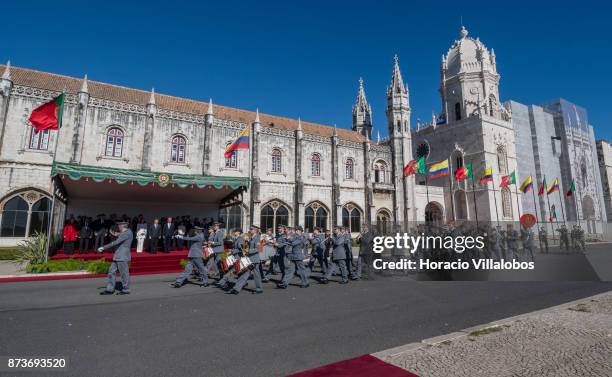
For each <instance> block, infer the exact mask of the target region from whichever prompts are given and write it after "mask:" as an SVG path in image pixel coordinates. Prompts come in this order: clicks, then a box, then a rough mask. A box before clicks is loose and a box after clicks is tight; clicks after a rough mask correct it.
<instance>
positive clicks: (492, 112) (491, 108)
mask: <svg viewBox="0 0 612 377" xmlns="http://www.w3.org/2000/svg"><path fill="white" fill-rule="evenodd" d="M495 104H496V101H495V97H494V96H491V97H489V115H490V116H495Z"/></svg>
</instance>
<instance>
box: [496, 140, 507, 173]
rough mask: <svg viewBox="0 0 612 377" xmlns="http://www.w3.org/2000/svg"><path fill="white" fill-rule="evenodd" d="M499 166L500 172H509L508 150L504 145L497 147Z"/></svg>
mask: <svg viewBox="0 0 612 377" xmlns="http://www.w3.org/2000/svg"><path fill="white" fill-rule="evenodd" d="M497 167H498V169H499V174H501V175H507V174H508V159H507V158H506V150H505V149H504V147H502V146H500V147H497Z"/></svg>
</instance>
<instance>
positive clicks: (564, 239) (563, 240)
mask: <svg viewBox="0 0 612 377" xmlns="http://www.w3.org/2000/svg"><path fill="white" fill-rule="evenodd" d="M557 232H559V250H563V245H565V250H567V251H569V249H570V246H569V239H568V236H567V227H566V226H565V224H563V225H561V228H559V229H557Z"/></svg>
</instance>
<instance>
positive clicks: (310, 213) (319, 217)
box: [304, 200, 331, 232]
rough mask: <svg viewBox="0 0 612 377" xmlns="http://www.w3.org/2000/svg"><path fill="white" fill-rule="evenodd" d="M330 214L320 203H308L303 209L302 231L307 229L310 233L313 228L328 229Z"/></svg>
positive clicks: (316, 201)
mask: <svg viewBox="0 0 612 377" xmlns="http://www.w3.org/2000/svg"><path fill="white" fill-rule="evenodd" d="M330 214H331V212H330V210H329V208H328V207H327V206H326V205H325V204H323V203H322V202H320V201H318V200H315V201H312V202H310V203H308V204H307V205H306V206H305V207H304V229H306V228H308V230H309V231H311V232H312V230H313V229H314V228H315V227H319V228H322V229H325V230H327V229H329V224H330V221H331V216H330Z"/></svg>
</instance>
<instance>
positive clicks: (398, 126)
mask: <svg viewBox="0 0 612 377" xmlns="http://www.w3.org/2000/svg"><path fill="white" fill-rule="evenodd" d="M397 132H402V121H400V120H399V119H398V120H397Z"/></svg>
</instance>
